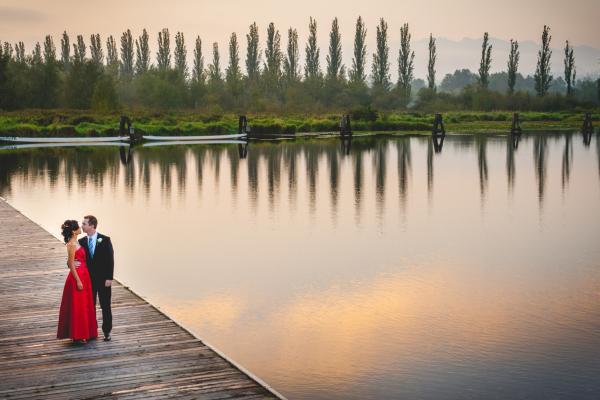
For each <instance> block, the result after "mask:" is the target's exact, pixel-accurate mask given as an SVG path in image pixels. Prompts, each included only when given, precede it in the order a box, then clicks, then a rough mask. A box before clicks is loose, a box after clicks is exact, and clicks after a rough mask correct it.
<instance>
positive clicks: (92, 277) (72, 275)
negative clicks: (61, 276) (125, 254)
mask: <svg viewBox="0 0 600 400" xmlns="http://www.w3.org/2000/svg"><path fill="white" fill-rule="evenodd" d="M97 226H98V220H97V219H96V217H94V216H93V215H86V216H85V217H84V218H83V221H82V223H81V227H80V226H79V224H78V223H77V221H75V220H66V221H65V222H64V223H63V224H62V226H61V229H62V236H63V238H64V241H65V244H66V247H67V257H68V258H67V265H68V267H69V275H68V276H67V280H66V282H65V287H64V290H63V294H62V301H61V304H60V314H59V318H58V331H57V334H56V337H57V338H58V339H67V338H70V339H72V340H73V342H75V343H85V342H86V341H87V340H90V339H96V338H97V337H98V323H97V321H96V299H99V300H100V307H101V308H102V332H103V333H104V340H105V341H109V340H111V337H110V331H111V330H112V312H111V309H110V298H111V292H112V290H111V286H112V281H113V271H114V265H115V263H114V252H113V247H112V243H111V241H110V238H109V237H108V236H105V235H102V234H101V233H98V232H97V231H96V227H97ZM82 230H83V232H84V233H85V234H86V236H84V237H82V238H81V239H78V236H79V235H80V234H81V232H82Z"/></svg>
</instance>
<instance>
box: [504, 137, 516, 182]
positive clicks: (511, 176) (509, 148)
mask: <svg viewBox="0 0 600 400" xmlns="http://www.w3.org/2000/svg"><path fill="white" fill-rule="evenodd" d="M515 174H516V171H515V146H514V141H513V137H512V136H508V137H507V140H506V177H507V179H508V190H509V191H512V190H513V188H514V186H515Z"/></svg>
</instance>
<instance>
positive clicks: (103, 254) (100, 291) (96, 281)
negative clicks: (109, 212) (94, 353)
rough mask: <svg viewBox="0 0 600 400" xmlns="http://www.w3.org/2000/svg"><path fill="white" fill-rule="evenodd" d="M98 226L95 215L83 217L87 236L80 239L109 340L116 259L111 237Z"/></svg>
mask: <svg viewBox="0 0 600 400" xmlns="http://www.w3.org/2000/svg"><path fill="white" fill-rule="evenodd" d="M97 226H98V220H97V219H96V217H94V216H93V215H86V216H85V217H83V222H82V223H81V229H82V230H83V232H85V233H86V234H87V236H85V237H83V238H81V239H79V244H80V245H82V246H83V248H84V249H85V254H86V261H87V267H88V270H89V272H90V278H91V281H92V296H94V305H96V298H99V299H100V307H101V308H102V332H104V341H106V342H108V341H109V340H110V339H111V338H110V331H111V330H112V311H111V309H110V297H111V293H112V290H111V286H112V281H113V271H114V268H115V259H114V252H113V247H112V243H111V241H110V238H109V237H108V236H105V235H102V234H101V233H98V232H97V231H96V227H97Z"/></svg>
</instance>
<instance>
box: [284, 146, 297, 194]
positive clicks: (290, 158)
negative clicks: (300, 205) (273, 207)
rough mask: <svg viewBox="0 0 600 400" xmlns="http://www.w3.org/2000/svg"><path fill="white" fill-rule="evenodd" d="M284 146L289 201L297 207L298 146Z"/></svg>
mask: <svg viewBox="0 0 600 400" xmlns="http://www.w3.org/2000/svg"><path fill="white" fill-rule="evenodd" d="M282 146H283V150H282V153H283V156H282V157H283V163H284V169H286V170H287V175H288V200H289V202H290V204H291V205H295V204H296V195H297V188H298V184H297V178H298V173H297V169H298V166H297V165H298V161H297V160H298V146H296V145H295V144H291V145H290V144H288V143H285V144H282Z"/></svg>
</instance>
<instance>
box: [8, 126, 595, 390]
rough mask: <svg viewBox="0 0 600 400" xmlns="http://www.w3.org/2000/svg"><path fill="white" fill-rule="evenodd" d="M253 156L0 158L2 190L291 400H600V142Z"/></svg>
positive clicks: (558, 138) (308, 149)
mask: <svg viewBox="0 0 600 400" xmlns="http://www.w3.org/2000/svg"><path fill="white" fill-rule="evenodd" d="M515 147H516V148H515ZM246 150H247V154H244V149H243V148H242V149H240V148H238V146H237V145H189V146H168V147H154V148H144V147H136V148H133V150H132V151H131V153H128V152H127V151H126V149H125V148H124V149H122V150H121V152H120V150H119V148H117V147H102V148H52V149H21V150H10V151H0V195H1V196H2V197H4V198H6V199H7V200H8V201H9V202H10V203H11V204H12V205H14V206H15V207H17V208H18V209H19V210H21V211H22V212H23V213H24V214H25V215H27V216H29V217H30V218H32V219H33V220H34V221H36V222H38V223H40V224H41V225H42V226H43V227H44V228H46V229H47V230H49V231H50V232H52V233H53V234H55V235H57V236H58V235H59V227H60V224H61V223H62V222H63V220H64V219H66V218H75V219H78V220H80V219H81V218H82V216H83V215H85V214H88V213H93V214H94V215H96V216H97V217H98V219H99V226H98V229H99V231H100V232H102V233H104V234H108V235H110V236H111V237H112V238H113V242H114V244H115V250H116V276H117V278H118V279H119V280H121V281H122V282H123V283H125V284H127V285H130V286H131V288H132V289H133V290H134V291H136V292H137V293H139V294H141V295H142V296H144V297H146V298H147V299H148V300H149V301H150V302H152V303H153V304H156V305H158V306H159V307H160V308H161V309H162V310H164V311H165V312H166V313H167V314H169V315H170V316H172V317H174V318H175V319H176V320H178V321H180V322H181V323H182V324H183V325H184V326H186V327H187V328H189V329H191V330H192V331H193V332H195V333H197V334H198V335H199V336H200V337H201V338H203V339H204V340H206V342H207V343H209V344H210V345H213V346H215V347H216V348H218V349H219V350H221V351H222V352H223V353H225V354H226V355H227V356H229V357H230V358H232V359H234V360H236V361H237V362H238V363H240V364H241V365H243V366H244V367H246V368H247V369H249V370H250V371H252V372H253V373H254V374H256V375H257V376H259V377H260V378H262V379H263V380H265V381H266V382H267V383H269V384H270V385H272V386H273V387H274V388H275V389H277V390H278V391H280V392H281V393H282V394H284V395H285V396H287V397H289V398H290V399H334V398H337V399H364V398H407V399H465V398H474V399H481V398H486V399H491V398H499V399H507V398H511V399H517V398H544V399H547V398H582V399H598V398H600V144H599V142H598V138H597V137H594V138H593V139H592V142H591V144H588V145H584V142H583V140H582V137H581V135H578V134H573V135H571V134H560V135H559V134H544V135H528V136H524V137H523V138H522V139H521V140H520V142H519V143H518V146H515V144H513V143H512V142H511V141H510V140H509V139H508V138H507V137H506V136H496V137H494V136H488V137H487V138H485V137H478V136H468V135H465V136H448V137H446V139H445V141H444V143H443V146H442V147H441V148H440V146H439V145H438V144H437V143H432V141H431V139H430V138H429V137H412V138H407V137H404V138H400V137H388V138H374V137H366V138H358V137H357V138H355V139H354V140H353V141H352V144H351V146H350V147H349V148H348V146H346V147H343V146H342V143H341V142H340V140H339V139H337V138H330V139H311V140H298V141H281V142H250V144H249V145H248V147H247V149H246ZM57 296H60V293H57ZM57 312H58V310H57ZM119 323H120V321H118V320H117V321H115V324H119ZM122 323H124V321H122ZM115 340H118V338H117V337H115Z"/></svg>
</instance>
